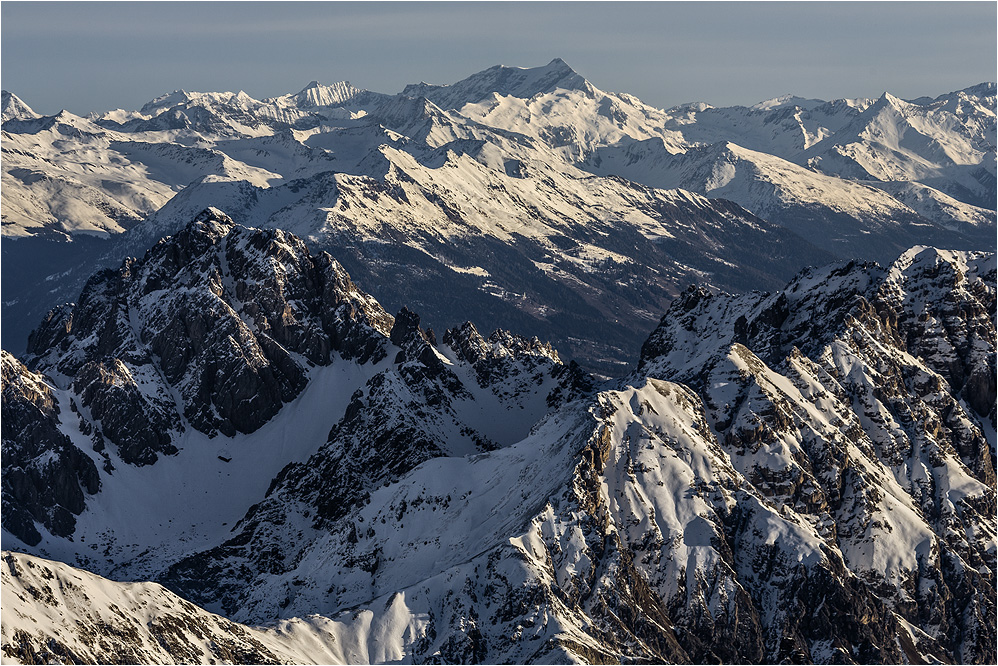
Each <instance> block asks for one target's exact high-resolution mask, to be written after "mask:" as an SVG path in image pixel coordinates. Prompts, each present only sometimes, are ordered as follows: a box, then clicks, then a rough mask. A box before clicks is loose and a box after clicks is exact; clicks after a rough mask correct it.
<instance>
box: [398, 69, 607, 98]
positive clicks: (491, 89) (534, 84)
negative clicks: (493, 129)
mask: <svg viewBox="0 0 998 666" xmlns="http://www.w3.org/2000/svg"><path fill="white" fill-rule="evenodd" d="M558 89H561V90H578V91H583V92H590V93H591V92H592V90H593V87H592V85H591V84H590V83H589V82H588V81H586V79H585V78H583V77H582V75H580V74H579V73H578V72H576V71H575V70H574V69H572V68H571V67H569V65H568V63H566V62H565V61H564V60H562V59H561V58H555V59H554V60H552V61H551V62H549V63H548V64H547V65H544V66H543V67H533V68H522V67H506V66H505V65H496V66H494V67H490V68H489V69H486V70H483V71H481V72H478V73H477V74H472V75H471V76H469V77H468V78H466V79H462V80H461V81H458V82H457V83H454V84H452V85H430V84H428V83H418V84H412V85H408V86H406V87H405V89H404V90H403V91H402V94H403V95H408V96H423V97H426V98H427V99H430V100H432V101H433V102H434V103H435V104H436V105H437V106H440V107H441V108H445V109H460V108H461V107H462V106H464V105H465V104H472V103H475V102H480V101H482V100H483V99H485V98H486V97H488V96H489V95H490V94H493V93H494V94H496V95H501V96H504V97H506V96H512V97H519V98H523V99H529V98H531V97H534V96H535V95H540V94H543V93H549V92H553V91H555V90H558Z"/></svg>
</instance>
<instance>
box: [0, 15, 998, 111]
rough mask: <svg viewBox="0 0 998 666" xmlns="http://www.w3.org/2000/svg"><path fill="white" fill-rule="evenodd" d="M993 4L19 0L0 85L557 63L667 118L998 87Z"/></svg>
mask: <svg viewBox="0 0 998 666" xmlns="http://www.w3.org/2000/svg"><path fill="white" fill-rule="evenodd" d="M996 8H998V5H996V3H994V2H967V3H960V2H938V3H937V2H915V3H906V2H885V3H875V2H843V3H817V2H801V3H790V2H781V3H726V2H695V3H669V2H637V3H601V2H546V3H520V2H509V3H485V2H470V3H463V2H448V3H415V2H411V3H410V2H405V3H377V2H364V3H346V2H304V3H291V2H279V3H268V2H216V3H207V2H201V3H187V2H165V3H160V2H136V3H129V2H112V3H87V2H70V3H55V2H11V1H9V0H4V2H2V4H0V29H2V40H0V56H2V58H0V84H2V86H3V88H4V89H5V90H10V91H11V92H13V93H15V94H17V95H18V96H19V97H21V98H22V99H24V100H25V101H26V102H27V103H28V104H29V105H30V106H32V107H33V108H34V109H35V110H36V111H38V112H40V113H46V114H51V113H55V112H57V111H59V110H60V109H63V108H66V109H69V110H70V111H73V112H74V113H78V114H85V113H87V112H90V111H103V110H107V109H111V108H117V107H121V108H126V109H137V108H139V107H140V106H142V104H144V103H145V102H146V101H148V100H150V99H152V98H153V97H156V96H158V95H161V94H163V93H166V92H170V91H173V90H177V89H181V88H182V89H186V90H198V91H205V90H211V91H223V90H227V91H233V92H234V91H237V90H240V89H241V90H245V91H246V92H247V93H248V94H250V95H251V96H253V97H256V98H258V99H259V98H262V97H270V96H274V95H279V94H282V93H285V92H297V91H298V90H300V89H301V88H303V87H304V86H305V85H306V84H307V83H308V82H309V81H311V80H313V79H315V80H318V81H320V82H323V83H331V82H334V81H341V80H349V81H350V82H351V83H353V84H354V85H356V86H358V87H361V88H367V89H370V90H376V91H379V92H386V93H394V92H399V91H401V90H402V88H403V87H404V86H405V84H407V83H413V82H418V81H420V80H423V81H427V82H430V83H453V82H454V81H457V80H460V79H462V78H464V77H465V76H468V75H469V74H472V73H474V72H477V71H480V70H482V69H485V68H487V67H490V66H492V65H496V64H504V65H513V66H518V67H533V66H538V65H543V64H546V63H547V62H549V61H550V60H551V59H552V58H554V57H560V58H563V59H564V60H566V61H567V62H568V63H569V64H570V65H571V66H572V67H573V68H575V70H576V71H578V72H579V73H580V74H582V75H583V76H585V77H586V78H587V79H589V80H590V81H591V82H592V83H593V85H595V86H596V87H598V88H602V89H603V90H608V91H614V92H628V93H631V94H633V95H636V96H638V97H639V98H641V99H642V100H644V101H645V102H647V103H649V104H652V105H654V106H658V107H661V108H665V107H669V106H673V105H676V104H681V103H683V102H690V101H706V102H710V103H711V104H715V105H730V104H753V103H755V102H758V101H761V100H764V99H768V98H771V97H776V96H778V95H783V94H787V93H793V94H795V95H801V96H804V97H817V98H821V99H834V98H840V97H875V96H878V95H879V94H880V93H882V92H883V91H885V90H889V91H890V92H891V93H893V94H895V95H897V96H899V97H905V98H914V97H919V96H922V95H930V96H935V95H938V94H941V93H944V92H950V91H953V90H958V89H961V88H965V87H967V86H970V85H973V84H975V83H980V82H982V81H994V80H995V79H996V78H998V77H996V65H995V63H996V53H998V43H996V20H998V14H996V11H998V9H996Z"/></svg>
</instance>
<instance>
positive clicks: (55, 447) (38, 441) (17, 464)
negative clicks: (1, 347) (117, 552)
mask: <svg viewBox="0 0 998 666" xmlns="http://www.w3.org/2000/svg"><path fill="white" fill-rule="evenodd" d="M2 362H3V526H4V529H6V530H9V531H10V532H11V533H12V534H14V535H15V536H17V537H18V538H19V539H21V540H22V541H24V542H25V543H26V544H28V545H31V546H34V545H36V544H37V543H38V542H40V541H41V539H42V535H41V534H40V533H39V532H38V529H37V528H36V527H35V523H36V522H37V523H40V524H42V525H44V526H45V528H46V529H47V530H48V531H49V532H50V533H52V534H53V535H56V536H63V537H66V536H70V535H71V534H72V533H73V530H74V528H75V526H76V518H75V517H76V516H78V515H80V513H81V512H82V511H83V509H84V506H85V500H86V495H88V494H89V495H93V494H94V493H96V492H98V491H99V490H100V477H99V475H98V473H97V467H96V466H95V465H94V462H93V460H91V459H90V458H89V457H88V456H87V455H86V454H85V453H83V452H82V451H80V449H78V448H77V447H76V446H74V445H73V443H72V442H71V441H70V439H69V437H67V436H66V435H65V434H64V433H63V432H61V431H60V429H59V425H60V423H59V405H58V404H57V402H56V400H55V397H54V396H53V395H52V391H51V389H50V388H49V386H48V385H47V383H46V381H45V378H44V377H42V376H40V375H37V374H35V373H33V372H31V371H29V370H28V369H27V368H26V367H24V365H23V364H21V362H20V361H18V360H17V359H16V358H14V357H13V356H12V355H10V354H8V353H7V352H6V351H5V352H3V361H2Z"/></svg>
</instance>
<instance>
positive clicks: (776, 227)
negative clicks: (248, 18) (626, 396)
mask: <svg viewBox="0 0 998 666" xmlns="http://www.w3.org/2000/svg"><path fill="white" fill-rule="evenodd" d="M2 106H3V147H2V149H3V168H2V179H3V188H2V204H3V212H2V216H3V227H2V228H3V238H4V243H3V246H4V247H3V253H4V256H3V259H4V262H3V266H4V268H3V271H4V278H5V280H4V284H5V285H7V287H6V289H5V292H4V305H3V307H4V320H5V323H6V326H5V327H4V333H3V336H4V337H3V345H4V347H5V348H7V349H10V350H11V351H13V352H15V353H21V352H23V351H24V350H25V343H26V341H27V336H28V333H29V332H30V331H31V330H32V329H33V328H34V327H35V325H36V324H37V322H38V321H39V320H40V319H41V318H42V317H44V316H45V314H46V312H48V310H49V309H51V308H52V307H55V306H57V305H59V304H61V303H63V302H66V301H72V300H75V299H76V297H77V295H78V294H79V292H80V290H81V289H82V287H83V285H84V283H85V282H86V280H87V279H88V278H89V276H90V275H91V274H92V273H93V272H94V271H95V270H98V269H100V268H115V267H117V266H118V265H119V264H120V262H121V261H122V260H123V259H124V258H125V257H128V256H137V255H139V254H141V253H142V252H144V251H145V249H146V248H147V247H148V246H149V245H151V244H153V243H154V242H155V241H156V240H158V239H159V238H161V237H163V236H167V235H172V234H174V233H176V232H177V231H179V230H180V229H182V228H183V226H184V225H186V224H187V222H189V221H190V220H191V219H192V218H193V217H194V216H195V215H197V214H198V213H199V212H200V211H202V210H204V209H205V208H208V207H210V206H215V207H217V208H219V209H221V210H223V211H225V212H226V213H227V214H228V215H230V216H232V218H233V219H234V220H235V221H236V222H237V223H240V224H245V225H249V226H253V227H258V228H275V227H279V228H282V229H285V230H286V231H291V232H293V233H295V234H296V235H298V236H299V237H301V238H302V239H304V240H305V241H306V243H307V244H308V246H309V247H310V249H312V250H314V251H321V250H326V251H329V252H331V253H332V254H333V255H334V256H336V257H337V258H338V260H339V261H341V262H342V263H343V266H344V267H345V268H346V269H347V270H349V271H350V273H351V274H352V275H353V276H354V277H355V278H356V279H358V280H360V281H361V283H362V284H364V285H365V287H366V288H367V289H368V290H369V291H370V292H371V293H372V294H373V295H374V296H376V297H377V298H378V299H379V300H380V301H381V302H383V303H384V304H385V306H386V307H387V308H388V309H389V310H392V311H395V310H397V309H399V308H401V307H403V306H405V307H410V308H413V309H414V310H418V311H419V312H420V313H421V314H422V316H423V317H424V318H425V320H426V321H428V322H430V323H431V324H432V325H433V326H434V327H436V328H439V329H444V328H449V327H452V326H454V325H457V324H459V323H461V322H462V321H464V320H466V319H471V320H472V321H475V322H476V324H478V325H479V326H482V327H484V328H488V329H492V328H504V329H508V330H511V331H514V332H516V333H518V334H521V335H538V336H540V337H542V338H545V339H548V340H550V341H551V342H552V344H554V345H556V346H557V347H558V349H559V350H561V351H562V353H564V354H566V357H567V358H571V359H575V360H577V361H578V362H580V363H581V364H582V365H583V366H584V367H586V368H588V369H590V370H594V371H596V372H598V373H599V374H601V375H606V376H620V375H621V374H623V373H625V372H626V371H627V368H628V367H629V366H631V365H633V364H634V363H635V362H636V361H637V353H636V350H637V349H639V348H640V346H641V343H642V342H643V340H644V338H645V337H646V336H647V335H648V334H649V333H651V331H652V329H653V328H654V327H655V323H656V321H657V319H658V316H659V315H660V313H661V312H662V310H664V308H666V307H667V306H668V304H669V303H670V302H671V301H672V299H673V298H674V297H675V296H676V295H678V294H679V293H680V292H681V291H682V290H683V289H684V288H685V287H686V286H688V285H689V284H694V283H697V284H709V285H711V286H713V287H716V288H719V289H722V290H725V291H729V292H743V291H750V290H753V289H760V290H773V289H778V288H780V287H781V286H782V285H783V284H785V283H786V281H787V280H789V279H790V278H792V277H793V276H794V275H795V274H796V272H797V271H799V270H800V269H801V268H803V267H805V266H808V265H822V264H825V263H828V262H831V261H834V260H836V259H846V260H849V259H864V260H875V261H878V262H880V263H882V264H886V263H890V262H891V261H893V260H894V259H896V258H897V256H898V255H899V254H900V253H901V252H903V251H905V250H907V249H908V248H909V247H912V246H913V245H917V244H923V245H932V246H935V247H946V248H952V249H961V250H966V249H988V248H991V247H992V246H993V244H994V242H993V241H994V237H995V233H996V231H995V229H996V227H995V197H996V186H995V182H996V180H995V144H996V138H995V135H996V129H995V127H996V126H995V87H994V84H981V85H979V86H975V87H972V88H968V89H966V90H963V91H958V92H953V93H948V94H945V95H941V96H939V97H936V98H932V99H929V98H922V99H918V100H912V101H904V100H899V99H897V98H895V97H893V96H891V95H889V94H887V93H885V94H884V96H883V97H882V98H881V99H878V100H870V99H852V100H837V101H832V102H820V101H818V100H804V99H800V98H794V97H789V96H788V97H786V98H780V99H777V100H769V101H767V102H762V103H760V104H757V105H755V106H752V107H733V108H727V109H718V108H713V107H710V106H709V105H707V104H691V105H684V106H681V107H677V108H674V109H669V110H665V111H663V110H659V109H655V108H652V107H650V106H648V105H646V104H643V103H642V102H641V101H640V100H638V99H636V98H634V97H632V96H630V95H626V94H616V93H607V92H603V91H602V90H599V89H598V88H596V87H595V86H594V85H592V84H591V83H590V82H588V81H587V80H586V79H585V78H583V77H582V76H581V75H579V74H578V73H577V72H575V71H574V70H573V69H572V68H571V67H570V66H569V65H568V64H566V63H565V62H564V61H562V60H560V59H555V60H553V61H551V62H550V63H549V64H547V65H545V66H543V67H535V68H532V69H519V68H514V67H502V66H497V67H493V68H491V69H488V70H485V71H483V72H479V73H477V74H474V75H472V76H470V77H468V78H466V79H464V80H462V81H459V82H457V83H455V84H452V85H443V86H441V85H430V84H425V83H420V84H414V85H410V86H407V87H406V88H405V89H404V90H403V91H402V92H401V93H398V94H395V95H389V94H383V93H375V92H370V91H366V90H360V89H358V88H355V87H353V86H351V85H350V84H349V83H346V82H342V83H336V84H333V85H323V84H320V83H317V82H312V83H310V84H309V85H308V86H306V87H305V88H304V89H302V90H301V91H300V92H298V93H295V94H287V95H282V96H279V97H274V98H269V99H264V100H256V99H253V98H251V97H249V96H248V95H246V94H245V93H243V92H238V93H229V92H223V93H214V92H213V93H194V92H185V91H177V92H173V93H170V94H167V95H163V96H161V97H159V98H157V99H154V100H152V101H150V102H149V103H148V104H146V105H145V106H143V107H142V108H141V109H139V110H138V111H124V110H120V109H119V110H115V111H110V112H106V113H100V114H97V113H94V114H90V115H89V116H88V117H80V116H76V115H74V114H71V113H69V112H66V111H63V112H61V113H59V114H57V115H55V116H39V115H38V114H37V113H35V112H34V111H33V110H32V109H31V108H30V107H29V106H28V105H27V104H26V103H25V102H23V101H21V100H20V99H18V98H17V97H16V96H15V95H14V94H12V93H7V92H5V93H3V102H2ZM663 188H664V189H663ZM676 188H678V189H676ZM400 274H401V275H405V276H406V277H405V279H404V280H400V279H398V276H399V275H400ZM444 285H446V287H444Z"/></svg>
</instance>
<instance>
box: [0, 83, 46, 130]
mask: <svg viewBox="0 0 998 666" xmlns="http://www.w3.org/2000/svg"><path fill="white" fill-rule="evenodd" d="M0 110H2V116H0V117H2V120H3V122H7V121H8V120H33V119H35V118H39V117H40V116H39V115H38V114H37V113H35V111H34V110H33V109H32V108H31V107H30V106H28V105H27V104H25V103H24V101H23V100H22V99H21V98H20V97H18V96H17V95H15V94H14V93H11V92H8V91H6V90H4V91H2V93H0Z"/></svg>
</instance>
